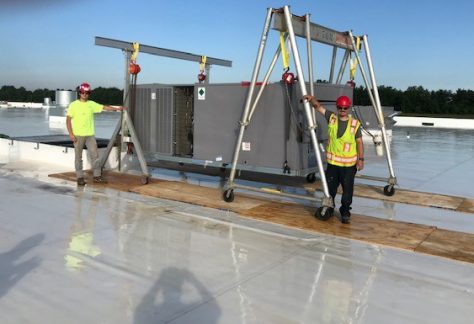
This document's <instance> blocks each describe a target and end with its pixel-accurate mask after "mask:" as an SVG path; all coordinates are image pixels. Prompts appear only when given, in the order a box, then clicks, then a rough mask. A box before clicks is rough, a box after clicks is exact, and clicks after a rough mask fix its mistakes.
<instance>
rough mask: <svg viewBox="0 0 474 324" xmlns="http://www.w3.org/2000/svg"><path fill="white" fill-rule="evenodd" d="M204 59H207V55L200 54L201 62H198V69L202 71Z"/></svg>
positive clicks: (204, 63) (204, 64)
mask: <svg viewBox="0 0 474 324" xmlns="http://www.w3.org/2000/svg"><path fill="white" fill-rule="evenodd" d="M206 61H207V56H206V55H202V56H201V63H200V64H199V70H201V71H204V68H205V66H206Z"/></svg>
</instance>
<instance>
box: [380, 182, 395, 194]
mask: <svg viewBox="0 0 474 324" xmlns="http://www.w3.org/2000/svg"><path fill="white" fill-rule="evenodd" d="M383 193H384V194H385V196H393V194H394V193H395V188H394V187H393V185H386V186H385V187H383Z"/></svg>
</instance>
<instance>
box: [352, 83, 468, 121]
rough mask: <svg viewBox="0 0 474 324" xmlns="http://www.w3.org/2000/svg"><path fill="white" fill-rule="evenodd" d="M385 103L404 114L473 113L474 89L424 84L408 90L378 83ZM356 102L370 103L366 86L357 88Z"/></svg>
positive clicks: (355, 92) (381, 100)
mask: <svg viewBox="0 0 474 324" xmlns="http://www.w3.org/2000/svg"><path fill="white" fill-rule="evenodd" d="M378 90H379V95H380V102H381V104H382V106H392V107H394V108H395V110H398V111H401V112H402V113H404V114H412V115H417V114H434V115H474V91H472V90H463V89H458V90H456V91H454V92H453V91H451V90H437V91H430V90H427V89H424V88H423V87H422V86H412V87H408V88H407V89H406V90H405V91H401V90H398V89H394V88H392V87H387V86H379V87H378ZM354 104H355V105H361V106H369V105H371V102H370V98H369V95H368V93H367V90H366V88H365V87H362V86H359V87H356V88H355V89H354Z"/></svg>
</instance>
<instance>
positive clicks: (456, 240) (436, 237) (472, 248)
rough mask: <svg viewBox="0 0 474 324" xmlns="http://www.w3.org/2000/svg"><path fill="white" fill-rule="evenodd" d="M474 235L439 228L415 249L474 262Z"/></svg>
mask: <svg viewBox="0 0 474 324" xmlns="http://www.w3.org/2000/svg"><path fill="white" fill-rule="evenodd" d="M472 236H473V235H472V234H466V233H460V232H454V231H448V230H443V229H439V228H438V229H436V230H435V231H433V233H431V235H430V236H429V237H428V238H427V239H426V240H424V241H423V242H421V244H420V245H419V246H418V247H417V248H416V249H415V251H416V252H422V253H427V254H432V255H437V256H441V257H445V258H450V259H455V260H459V261H465V262H470V263H474V244H473V239H472Z"/></svg>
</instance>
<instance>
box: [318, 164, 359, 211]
mask: <svg viewBox="0 0 474 324" xmlns="http://www.w3.org/2000/svg"><path fill="white" fill-rule="evenodd" d="M356 172H357V167H356V166H355V165H354V166H351V167H341V166H337V165H332V164H329V163H328V166H327V169H326V181H327V183H328V190H329V195H330V196H331V197H332V199H333V200H334V198H335V197H336V193H337V188H338V187H339V185H341V186H342V198H341V208H340V210H341V212H342V211H349V210H350V207H351V204H352V195H353V193H354V177H355V175H356Z"/></svg>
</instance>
